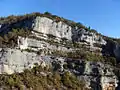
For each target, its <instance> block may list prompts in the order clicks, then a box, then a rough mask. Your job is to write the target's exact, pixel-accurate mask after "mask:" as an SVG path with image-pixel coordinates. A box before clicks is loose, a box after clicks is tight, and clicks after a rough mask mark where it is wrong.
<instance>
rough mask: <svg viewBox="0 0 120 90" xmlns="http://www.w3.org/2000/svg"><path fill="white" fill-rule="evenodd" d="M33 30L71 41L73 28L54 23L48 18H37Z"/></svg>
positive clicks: (61, 23)
mask: <svg viewBox="0 0 120 90" xmlns="http://www.w3.org/2000/svg"><path fill="white" fill-rule="evenodd" d="M33 27H34V28H33V30H35V31H38V32H41V33H44V34H52V35H54V36H56V37H60V38H64V37H65V38H67V39H69V40H71V36H72V32H71V30H72V28H71V27H70V26H68V25H67V24H65V23H63V22H58V23H56V22H54V21H53V20H51V19H48V18H46V17H37V18H36V19H35V22H34V25H33Z"/></svg>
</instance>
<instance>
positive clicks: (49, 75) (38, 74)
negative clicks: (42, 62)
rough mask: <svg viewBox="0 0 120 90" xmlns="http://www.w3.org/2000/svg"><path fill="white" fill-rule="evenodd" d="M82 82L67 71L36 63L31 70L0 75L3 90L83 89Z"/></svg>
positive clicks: (0, 84)
mask: <svg viewBox="0 0 120 90" xmlns="http://www.w3.org/2000/svg"><path fill="white" fill-rule="evenodd" d="M84 85H85V84H84V82H83V81H79V80H78V79H77V77H76V76H75V75H73V74H71V73H69V72H65V73H63V74H60V73H59V72H57V71H53V70H52V69H50V68H47V67H46V68H42V67H41V66H39V65H36V66H35V67H34V68H33V69H32V70H25V71H24V72H23V73H15V74H12V75H0V86H2V88H3V89H4V90H11V89H17V90H25V88H27V89H28V90H31V88H32V89H33V90H53V89H55V90H83V88H84Z"/></svg>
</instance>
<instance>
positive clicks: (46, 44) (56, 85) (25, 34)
mask: <svg viewBox="0 0 120 90" xmlns="http://www.w3.org/2000/svg"><path fill="white" fill-rule="evenodd" d="M119 43H120V40H119V39H115V38H110V37H107V36H104V35H101V34H100V33H97V31H96V30H94V29H91V28H90V27H86V26H84V25H82V24H81V23H76V22H74V21H71V20H67V19H64V18H62V17H58V16H56V15H52V14H51V13H49V12H45V13H44V14H41V13H32V14H26V15H23V16H13V15H12V16H8V17H1V18H0V74H1V77H0V88H2V89H3V90H115V89H117V90H120V87H119V86H120V84H119V82H120V67H119V59H120V45H119Z"/></svg>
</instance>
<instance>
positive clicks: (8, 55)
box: [0, 48, 42, 74]
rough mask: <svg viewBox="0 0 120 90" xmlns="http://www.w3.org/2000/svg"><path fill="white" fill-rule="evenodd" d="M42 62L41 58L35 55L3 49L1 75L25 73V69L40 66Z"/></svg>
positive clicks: (0, 57)
mask: <svg viewBox="0 0 120 90" xmlns="http://www.w3.org/2000/svg"><path fill="white" fill-rule="evenodd" d="M41 61H42V59H41V56H39V55H37V54H35V53H28V52H26V51H21V50H17V49H10V48H6V49H1V51H0V63H1V64H0V67H1V68H0V74H3V73H8V74H12V73H14V72H23V70H24V69H29V68H32V67H33V66H34V64H35V63H38V64H40V63H41Z"/></svg>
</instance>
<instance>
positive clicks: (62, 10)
mask: <svg viewBox="0 0 120 90" xmlns="http://www.w3.org/2000/svg"><path fill="white" fill-rule="evenodd" d="M45 11H48V12H51V13H52V14H55V15H58V16H61V17H64V18H67V19H70V20H74V21H76V22H81V23H83V24H84V25H86V26H91V27H92V28H94V29H96V30H97V31H98V32H100V33H102V34H104V35H107V36H111V37H118V38H119V37H120V0H0V16H8V15H11V14H15V15H18V14H25V13H31V12H42V13H43V12H45Z"/></svg>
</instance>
